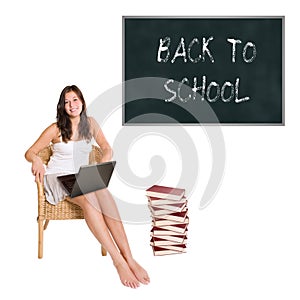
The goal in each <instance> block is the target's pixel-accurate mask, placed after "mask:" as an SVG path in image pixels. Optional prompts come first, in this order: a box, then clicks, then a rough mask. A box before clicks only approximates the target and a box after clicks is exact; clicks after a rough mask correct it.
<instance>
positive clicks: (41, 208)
mask: <svg viewBox="0 0 300 300" xmlns="http://www.w3.org/2000/svg"><path fill="white" fill-rule="evenodd" d="M36 185H37V192H38V214H39V217H43V216H45V201H46V196H45V192H44V184H43V183H42V182H36Z"/></svg>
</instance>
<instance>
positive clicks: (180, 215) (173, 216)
mask: <svg viewBox="0 0 300 300" xmlns="http://www.w3.org/2000/svg"><path fill="white" fill-rule="evenodd" d="M187 211H188V210H187V209H186V210H185V211H181V212H174V213H170V214H165V215H163V214H161V215H152V219H153V220H157V219H163V220H170V221H176V222H184V221H185V219H186V218H187Z"/></svg>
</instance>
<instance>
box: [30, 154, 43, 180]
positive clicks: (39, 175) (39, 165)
mask: <svg viewBox="0 0 300 300" xmlns="http://www.w3.org/2000/svg"><path fill="white" fill-rule="evenodd" d="M31 172H32V174H33V176H35V182H43V179H44V174H45V168H44V165H43V162H42V160H41V159H40V158H39V157H38V156H37V157H36V158H35V159H34V160H33V161H32V166H31Z"/></svg>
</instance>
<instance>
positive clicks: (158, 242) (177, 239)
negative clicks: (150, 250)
mask: <svg viewBox="0 0 300 300" xmlns="http://www.w3.org/2000/svg"><path fill="white" fill-rule="evenodd" d="M172 237H173V238H174V239H173V240H172ZM186 243H187V237H186V236H185V238H182V236H176V235H175V236H169V237H167V236H164V235H163V236H160V237H156V236H152V237H151V240H150V245H151V246H166V245H178V244H186Z"/></svg>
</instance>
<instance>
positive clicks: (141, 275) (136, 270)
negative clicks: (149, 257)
mask: <svg viewBox="0 0 300 300" xmlns="http://www.w3.org/2000/svg"><path fill="white" fill-rule="evenodd" d="M127 263H128V266H129V267H130V269H131V271H132V272H133V274H134V275H135V277H136V278H137V279H138V280H139V281H140V282H141V283H143V284H148V283H149V282H150V277H149V275H148V273H147V272H146V270H145V269H144V268H142V267H141V266H140V265H139V264H138V263H137V262H136V261H135V260H134V259H133V258H132V259H129V260H127Z"/></svg>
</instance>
